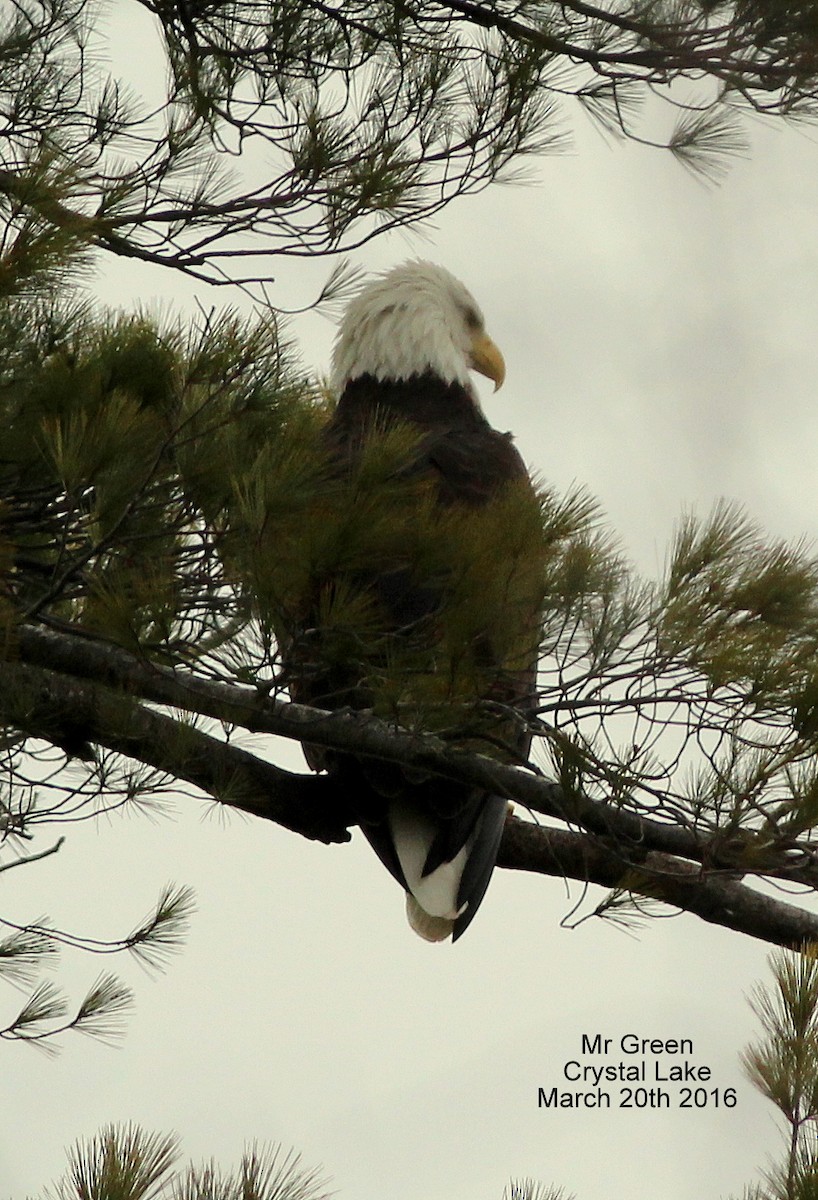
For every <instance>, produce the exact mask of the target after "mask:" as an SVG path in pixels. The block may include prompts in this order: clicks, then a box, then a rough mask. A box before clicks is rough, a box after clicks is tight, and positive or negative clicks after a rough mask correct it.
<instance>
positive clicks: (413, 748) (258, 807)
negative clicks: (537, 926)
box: [0, 627, 818, 946]
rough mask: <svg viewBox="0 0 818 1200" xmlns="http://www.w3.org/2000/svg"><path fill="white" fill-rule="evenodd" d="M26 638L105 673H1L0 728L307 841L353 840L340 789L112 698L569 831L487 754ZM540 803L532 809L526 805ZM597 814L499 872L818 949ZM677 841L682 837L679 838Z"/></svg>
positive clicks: (739, 891) (531, 847)
mask: <svg viewBox="0 0 818 1200" xmlns="http://www.w3.org/2000/svg"><path fill="white" fill-rule="evenodd" d="M20 635H21V636H20V639H19V649H20V650H21V652H25V653H26V655H27V656H30V657H32V658H36V657H39V658H41V659H44V658H51V659H52V660H54V661H57V660H59V661H61V662H62V664H63V670H65V669H67V665H68V664H69V663H71V664H72V665H73V666H74V667H76V668H77V669H78V670H79V669H80V668H84V670H85V673H86V674H90V673H91V672H92V671H93V672H96V674H97V675H98V676H99V678H98V679H97V680H96V681H94V682H92V681H88V680H80V679H78V678H76V677H75V676H66V675H64V674H60V673H58V672H57V671H54V670H49V669H46V668H44V667H42V666H35V665H31V664H26V663H23V662H7V663H5V664H2V665H0V716H2V717H3V718H4V719H6V720H8V721H10V722H11V723H13V724H14V725H15V726H16V727H19V728H22V729H23V730H24V732H26V733H29V734H30V735H31V736H39V737H52V738H54V737H56V738H65V739H67V740H69V741H71V740H76V739H77V738H83V739H90V740H91V741H94V742H97V743H98V744H100V745H102V746H105V747H107V748H108V749H110V750H114V751H116V752H118V753H120V754H123V755H126V756H128V757H130V758H133V759H135V760H137V761H139V762H142V763H145V764H147V765H148V766H151V767H154V768H156V769H158V770H161V771H165V772H168V773H169V774H171V775H172V776H174V777H176V778H179V779H184V780H186V781H187V782H189V783H191V784H193V785H194V786H196V787H198V788H200V789H201V790H202V791H204V792H205V793H207V794H209V795H211V796H214V797H215V798H216V799H218V800H219V801H220V802H222V803H224V804H228V805H230V806H231V807H235V808H239V809H241V810H242V811H244V812H247V813H251V814H252V815H254V816H257V817H261V818H263V819H265V820H271V821H274V822H276V823H277V824H280V825H282V826H284V827H285V828H287V829H290V830H292V831H293V832H296V833H299V834H301V835H302V836H304V837H308V838H313V839H317V840H321V841H324V842H342V841H346V840H348V839H349V832H348V828H347V827H348V826H349V825H351V824H353V823H354V821H355V817H354V815H353V814H352V813H351V812H350V811H349V810H348V809H347V810H345V807H344V804H343V802H342V798H341V797H339V795H338V792H337V789H336V788H335V786H334V784H333V781H332V780H331V779H329V778H328V777H326V776H308V775H298V774H294V773H292V772H288V771H284V770H282V769H281V768H279V767H276V766H275V765H274V764H272V763H269V762H267V761H265V760H263V759H261V758H259V757H258V756H256V755H254V754H252V753H249V752H248V751H246V750H243V749H241V748H240V747H238V746H236V745H234V744H232V743H231V742H224V741H221V740H219V739H218V738H215V737H213V736H211V735H209V734H207V733H204V732H203V731H202V730H199V729H196V728H194V727H193V726H191V725H189V724H187V723H185V722H183V721H181V720H180V719H178V718H174V717H171V716H168V715H165V714H163V713H159V712H155V711H153V710H152V709H150V708H148V707H146V706H145V705H144V704H142V703H140V702H139V701H138V700H136V699H134V698H133V697H132V696H130V695H123V694H122V692H121V691H120V692H119V693H116V692H112V691H111V690H110V688H109V687H108V686H106V685H107V684H109V683H118V684H119V686H120V688H122V687H126V688H128V689H130V690H133V689H134V687H135V685H136V684H137V683H148V684H150V685H151V687H150V690H152V691H153V693H154V694H153V695H152V696H150V697H148V696H145V699H153V700H157V699H158V700H159V701H160V702H162V703H175V701H176V700H177V699H178V698H179V696H184V697H185V698H186V700H187V704H188V705H190V703H191V701H192V699H193V697H194V696H195V697H197V698H199V699H202V698H204V699H207V700H208V703H209V705H210V707H211V708H212V709H213V712H212V713H210V714H209V715H212V716H216V717H218V718H219V719H223V720H228V721H230V722H236V720H237V718H238V717H240V716H241V717H244V718H246V720H243V721H241V724H243V725H244V727H245V728H247V729H250V728H251V726H252V727H254V728H255V731H256V732H268V733H278V734H281V733H283V734H284V736H289V737H296V738H299V739H305V740H308V741H313V742H320V743H321V744H322V745H327V746H332V747H334V748H340V749H347V750H350V751H352V750H357V752H358V753H361V752H362V750H365V751H367V752H369V753H371V754H373V755H375V756H377V757H386V758H388V759H389V760H390V761H395V762H405V763H411V764H412V765H413V766H418V767H421V768H424V769H427V770H432V769H435V770H437V771H438V772H439V773H440V774H444V775H447V776H450V777H452V778H458V779H461V780H462V779H466V780H467V781H468V782H474V783H475V784H476V785H477V786H485V787H488V786H490V787H492V788H494V789H495V790H497V789H498V788H499V787H503V788H504V790H505V791H506V792H512V791H513V792H515V793H516V792H520V793H521V796H520V797H516V798H522V802H523V803H526V806H527V807H530V808H536V807H537V806H538V805H539V806H540V807H549V808H550V809H551V810H552V812H551V815H555V816H558V817H559V818H560V819H563V820H564V819H566V818H565V816H564V811H563V808H562V804H563V799H562V796H561V791H560V789H559V787H558V785H556V784H554V783H549V782H548V781H547V780H543V779H541V778H538V777H536V776H534V775H530V774H527V773H526V772H524V771H521V770H519V769H518V768H514V767H507V766H504V765H503V764H500V763H495V762H493V761H492V760H490V759H483V758H482V757H481V756H479V755H468V754H462V753H458V752H454V751H450V750H448V749H446V748H445V747H442V748H441V746H440V743H438V742H436V740H435V739H432V738H418V737H412V736H410V735H408V734H401V733H395V732H393V731H392V730H390V729H388V728H387V727H386V726H384V725H383V724H382V723H380V722H373V721H372V720H371V719H368V718H366V717H364V716H361V714H355V713H334V714H325V713H323V712H321V711H320V710H316V709H309V708H306V707H304V706H301V705H289V704H285V703H282V702H280V701H271V700H269V699H268V698H267V697H265V696H263V695H262V694H259V693H254V692H250V691H249V689H246V688H240V687H238V686H229V685H226V684H217V683H213V682H211V681H207V680H201V679H195V678H194V677H192V676H188V675H183V676H181V677H180V676H179V675H178V673H173V672H169V671H166V670H162V669H160V668H156V667H153V666H150V665H149V664H147V663H143V662H140V660H138V659H136V658H135V657H134V656H132V655H129V654H127V653H126V652H125V651H122V650H119V649H117V648H116V647H112V646H109V645H102V644H100V643H96V642H94V641H92V640H90V639H85V638H81V637H76V636H71V635H67V634H62V633H55V632H53V631H44V630H40V629H33V628H30V627H25V628H23V629H21V630H20ZM171 697H173V699H172V698H171ZM21 698H22V700H21ZM217 709H218V710H219V711H216V710H217ZM202 711H203V708H202ZM505 785H508V787H506V786H505ZM529 792H530V794H531V798H532V799H533V800H534V801H535V803H534V804H527V802H526V800H525V799H524V797H525V796H526V795H527V794H528V793H529ZM588 804H589V805H590V806H591V807H590V808H589V810H588V814H586V815H587V821H586V827H588V825H590V824H594V823H596V822H598V821H601V820H602V819H603V817H604V818H605V825H604V827H603V828H602V833H604V834H606V835H607V837H606V838H605V839H604V840H603V839H601V838H600V837H598V836H590V837H589V836H588V835H587V834H580V833H576V832H573V831H570V830H561V829H554V828H543V827H542V826H540V825H536V824H534V823H533V822H531V821H525V820H521V819H520V818H518V817H510V818H509V819H508V821H507V823H506V829H505V833H504V836H503V841H502V844H501V847H500V855H499V858H498V865H500V866H502V867H505V868H508V869H512V870H522V871H531V872H535V873H537V874H541V875H553V876H557V877H568V878H572V879H577V880H579V881H581V882H583V883H593V884H597V885H599V886H601V887H607V888H611V887H613V888H622V889H624V890H626V891H630V892H633V893H636V894H638V895H643V896H646V897H648V898H653V899H659V900H661V901H663V902H665V903H667V904H671V905H676V906H678V907H679V908H681V909H684V910H686V911H688V912H692V913H695V914H696V915H697V916H699V917H701V918H702V919H703V920H706V921H709V922H711V923H713V924H717V925H721V926H724V927H725V928H728V929H733V930H736V931H737V932H741V933H745V934H747V935H748V936H750V937H756V938H759V939H761V940H763V941H767V942H772V943H775V944H777V945H782V946H797V945H801V944H803V943H804V942H805V941H809V940H815V941H818V916H815V915H813V914H811V913H808V912H804V911H802V910H800V909H798V908H796V907H795V906H793V905H790V904H786V903H783V902H782V901H779V900H775V899H773V898H771V897H768V896H764V895H762V894H761V893H760V892H757V891H755V890H753V889H751V888H749V887H747V886H746V885H744V884H742V883H740V882H738V881H737V880H736V879H735V878H725V877H724V874H723V873H718V874H717V873H716V872H715V871H713V870H706V869H705V868H703V867H701V866H700V865H697V864H693V863H690V862H687V861H683V860H682V859H680V858H679V857H676V856H673V855H671V854H667V853H663V852H661V851H658V850H656V849H652V848H651V847H650V845H649V842H650V840H651V838H652V837H653V836H654V835H656V836H658V834H659V832H660V831H662V830H663V829H664V827H663V826H660V825H659V824H658V823H657V822H645V821H642V820H641V819H640V818H637V817H634V820H635V821H637V822H639V824H640V826H641V827H643V829H644V828H646V829H647V835H648V836H646V837H645V838H644V839H643V840H642V842H641V844H639V845H637V843H635V842H634V841H633V840H632V839H627V840H626V844H625V845H622V844H621V843H620V842H619V840H618V830H617V829H616V826H617V822H618V820H619V819H620V818H621V817H623V816H627V817H631V816H633V814H624V813H621V812H616V811H610V812H607V811H606V810H605V806H604V805H600V804H598V803H596V802H593V801H588ZM667 832H668V833H670V834H672V833H673V832H674V830H673V828H672V827H668V831H667ZM675 832H679V833H684V832H685V831H678V830H677V831H675Z"/></svg>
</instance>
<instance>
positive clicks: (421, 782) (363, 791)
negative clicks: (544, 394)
mask: <svg viewBox="0 0 818 1200" xmlns="http://www.w3.org/2000/svg"><path fill="white" fill-rule="evenodd" d="M472 371H477V372H480V373H481V374H483V375H485V376H487V377H488V378H489V379H491V380H492V381H493V382H494V384H495V390H496V389H497V388H499V387H500V385H501V384H502V382H503V379H504V376H505V365H504V362H503V357H502V355H501V353H500V351H499V350H498V348H497V347H496V346H495V344H494V343H493V342H492V340H491V339H490V338H489V336H488V334H487V333H486V329H485V324H484V320H483V315H482V313H481V311H480V309H479V307H478V305H477V304H476V302H475V300H474V299H473V297H472V296H471V295H470V294H469V292H468V291H467V289H466V288H465V287H464V286H463V284H462V283H460V282H459V281H458V280H457V279H455V278H454V277H453V276H452V275H451V274H449V272H448V271H446V270H444V269H443V268H442V267H439V266H436V265H434V264H432V263H428V262H409V263H406V264H404V265H402V266H399V267H396V268H395V269H393V270H391V271H389V272H388V273H386V274H384V275H382V276H380V277H378V278H376V279H375V281H374V282H372V283H370V284H369V285H368V286H366V287H365V288H364V289H363V290H362V291H361V292H360V293H359V294H358V296H357V297H356V298H355V299H354V300H353V301H352V302H351V303H350V304H349V306H348V308H347V311H346V314H345V316H344V318H343V321H342V323H341V326H340V330H339V334H338V337H337V341H336V345H335V350H334V355H333V384H334V389H335V392H336V394H337V404H336V407H335V409H334V412H333V414H332V416H331V418H330V420H329V423H328V426H327V428H326V429H325V431H324V439H325V449H326V452H327V455H328V459H329V463H330V470H331V473H332V474H333V475H334V477H335V478H336V479H340V480H342V481H347V482H348V483H349V481H351V480H353V481H354V483H353V484H351V485H350V488H351V492H352V493H353V495H352V498H351V499H350V497H349V496H347V500H346V502H347V503H348V504H349V505H351V510H350V511H351V512H352V513H353V518H349V527H350V528H352V526H353V524H355V523H356V521H357V526H361V525H364V526H365V525H366V524H367V522H369V524H370V525H371V526H372V527H373V528H372V540H371V545H370V549H369V550H368V551H367V553H368V556H369V557H368V561H366V562H361V561H360V556H359V558H358V559H356V558H355V554H354V553H353V551H352V550H350V551H349V554H348V555H347V556H346V557H345V556H344V554H343V553H339V554H337V555H336V559H335V560H334V562H333V565H332V567H327V566H326V564H325V566H324V570H323V575H322V572H321V571H320V570H319V571H318V572H317V578H315V579H314V580H313V590H312V592H311V599H310V601H309V603H308V604H307V605H306V606H305V607H306V610H307V611H305V612H303V613H302V614H301V618H302V619H301V629H302V631H304V633H303V636H302V637H301V639H300V644H299V645H298V646H296V641H297V640H298V639H292V641H291V647H290V652H289V658H290V672H291V679H292V683H291V692H292V694H293V696H294V698H296V699H298V700H303V701H306V702H309V703H311V704H314V705H317V706H319V707H324V708H339V707H344V706H351V707H356V708H373V707H374V708H375V711H376V712H377V711H381V712H383V711H384V709H385V708H386V711H387V712H389V711H390V710H389V708H388V704H389V703H391V704H393V706H394V709H393V711H394V713H396V714H397V719H398V721H399V723H400V724H402V725H404V726H407V725H408V726H409V727H417V722H415V721H414V717H415V716H416V714H417V713H418V712H423V713H426V715H427V718H428V713H429V711H432V710H433V711H438V710H439V711H440V712H444V713H446V714H448V715H447V716H446V717H445V718H444V717H440V715H439V713H438V718H437V720H436V721H435V720H432V721H431V724H429V721H428V719H427V723H426V726H425V727H426V728H429V727H431V728H433V729H435V730H440V731H444V730H445V733H444V735H445V736H451V737H452V738H453V740H454V742H455V744H457V745H460V746H465V747H466V748H469V749H477V750H482V751H484V752H488V753H499V754H501V755H502V756H503V757H505V758H506V760H512V761H520V760H521V759H524V758H525V755H526V754H527V750H528V743H529V738H528V735H527V733H526V727H525V725H526V723H525V719H524V718H525V711H526V708H527V707H530V706H531V704H532V696H533V691H534V683H535V675H536V666H535V664H536V654H537V643H538V635H539V627H540V605H541V587H542V583H541V578H542V571H541V567H540V565H539V564H538V561H537V554H538V550H539V546H538V543H537V538H538V536H539V537H541V528H542V525H541V520H540V510H539V507H538V501H537V496H536V493H535V491H534V489H533V487H532V484H531V482H530V480H529V476H528V473H527V471H526V468H525V465H524V463H523V460H522V459H521V457H520V455H519V453H518V452H517V450H516V449H515V447H514V445H513V443H512V440H511V437H510V435H509V434H504V433H499V432H498V431H496V430H494V429H493V428H492V427H491V426H490V425H489V423H488V421H487V420H486V417H485V416H484V414H483V411H482V409H481V407H480V403H479V400H478V397H477V393H476V391H475V390H474V387H473V384H472V381H471V374H470V373H471V372H472ZM400 431H402V434H401V432H400ZM390 433H391V434H395V435H396V436H397V443H396V444H397V448H398V449H397V459H396V460H395V459H394V454H395V449H394V446H393V460H390V462H391V466H390V467H389V468H388V470H387V478H386V480H385V481H383V483H384V487H386V486H387V485H389V486H391V485H392V484H394V485H395V488H396V489H397V490H396V491H395V495H398V496H399V497H402V499H400V501H399V502H398V501H392V502H391V503H393V507H392V508H390V509H389V512H388V515H387V519H386V520H385V521H382V522H381V524H383V526H384V528H383V529H381V528H380V527H379V524H378V522H379V519H380V518H381V516H382V512H381V511H378V510H377V509H376V508H373V507H372V506H370V507H369V508H367V503H368V501H367V499H366V495H365V493H366V489H365V486H364V483H362V482H361V480H362V479H363V478H364V477H366V478H368V476H367V475H366V469H365V466H364V464H365V463H366V462H368V461H369V460H368V459H367V454H368V453H369V451H370V449H371V446H372V443H373V439H374V440H375V441H376V442H377V439H378V438H381V439H384V438H386V439H387V440H388V438H389V435H390ZM401 436H403V437H404V440H403V441H401ZM374 461H375V462H376V463H377V462H378V461H379V460H378V459H377V457H376V458H375V460H374ZM401 488H403V491H401V490H400V489H401ZM375 495H379V493H377V492H376V493H375ZM390 495H391V493H390ZM382 503H385V501H383V502H382ZM400 504H402V505H403V507H402V508H401V507H400ZM356 505H357V506H358V510H357V514H356ZM407 506H408V507H407ZM520 514H523V515H522V517H521V515H520ZM327 519H328V520H330V519H331V514H329V513H328V516H327ZM357 526H356V527H357ZM521 529H522V530H523V532H522V533H521V532H520V531H521ZM350 536H352V535H351V534H350ZM441 546H442V547H443V550H441V548H440V547H441ZM441 556H443V557H444V559H445V561H441ZM339 597H340V598H343V599H344V600H345V602H347V603H352V604H353V608H354V605H355V604H357V606H358V607H357V608H354V611H355V612H357V613H360V614H361V619H362V622H363V627H364V629H365V631H366V632H365V633H360V634H356V633H350V631H349V630H348V629H347V630H346V640H344V638H342V637H339V634H338V628H339V625H340V624H343V622H339V620H338V619H337V616H335V615H330V616H328V615H327V614H328V613H330V614H337V610H338V606H339V604H340V603H341V599H339ZM350 598H351V599H350ZM331 635H332V636H331ZM396 663H397V664H399V667H398V666H396ZM399 668H400V669H401V670H402V671H403V674H402V675H401V676H400V682H399V683H397V684H396V683H395V682H394V679H395V672H396V671H397V670H398V669H399ZM383 679H387V680H388V681H391V682H388V683H387V684H383V682H382V681H383ZM390 688H391V691H390ZM384 689H385V690H386V693H387V701H386V702H385V701H384V698H383V693H384ZM379 705H380V708H379ZM435 705H437V708H435ZM455 710H456V712H457V713H458V714H459V715H458V717H456V718H453V717H451V712H452V711H455ZM447 721H448V722H449V725H448V727H447V724H446V723H447ZM421 727H422V722H421ZM453 729H454V732H453ZM305 752H306V755H307V759H308V762H309V763H310V765H311V766H313V767H314V768H315V769H318V770H326V771H327V772H329V774H330V775H331V776H333V777H334V779H335V781H336V783H337V785H338V787H339V788H340V789H341V790H342V792H343V794H344V796H345V797H346V798H347V799H348V801H349V803H350V804H351V805H352V806H353V807H354V811H356V813H358V814H359V817H360V824H361V828H362V829H363V832H364V833H365V835H366V837H367V838H368V840H369V842H370V843H371V845H372V847H373V848H374V850H375V851H376V853H377V854H378V856H379V857H380V859H381V861H382V862H383V863H384V865H385V866H386V867H387V869H388V870H389V871H390V872H391V873H392V875H393V876H394V877H395V879H396V880H397V881H398V882H399V883H400V884H401V886H402V887H403V888H404V889H405V891H406V903H407V916H408V918H409V923H410V925H411V926H412V928H413V929H414V930H415V931H416V932H417V933H419V934H420V935H421V937H424V938H426V939H427V940H429V941H441V940H443V939H444V938H446V937H448V936H450V935H451V936H452V938H453V940H456V939H457V938H459V937H460V936H461V934H462V933H463V932H464V930H465V929H466V928H467V927H468V925H469V924H470V923H471V921H472V919H473V918H474V915H475V913H476V912H477V909H478V906H479V904H480V902H481V900H482V898H483V895H484V893H485V891H486V888H487V886H488V883H489V879H490V877H491V873H492V871H493V869H494V864H495V860H496V857H497V851H498V847H499V844H500V838H501V835H502V831H503V826H504V822H505V818H506V812H507V803H506V801H505V800H504V799H503V798H502V797H500V796H494V795H490V794H488V793H487V792H485V791H483V790H480V789H476V788H473V787H469V786H466V785H462V784H457V783H453V782H451V781H449V780H445V779H441V778H439V777H436V776H431V775H419V774H418V773H417V772H413V771H411V770H409V769H404V768H401V767H399V766H396V765H394V764H388V763H383V762H377V761H375V760H373V759H368V760H367V759H363V758H360V759H359V758H356V757H354V756H352V755H350V754H342V753H336V752H329V751H326V750H319V749H318V748H316V747H310V746H305Z"/></svg>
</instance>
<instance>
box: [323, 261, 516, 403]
mask: <svg viewBox="0 0 818 1200" xmlns="http://www.w3.org/2000/svg"><path fill="white" fill-rule="evenodd" d="M469 371H479V372H480V374H481V375H486V376H487V377H488V378H489V379H491V380H493V381H494V385H495V390H496V389H497V388H499V387H500V386H501V384H502V382H503V379H504V378H505V364H504V362H503V356H502V354H501V353H500V351H499V350H498V349H497V347H496V346H495V344H494V342H493V341H492V340H491V338H490V337H489V336H488V334H487V333H486V329H485V322H484V320H483V314H482V312H481V311H480V308H479V307H478V305H477V302H476V301H475V299H474V297H473V296H472V295H471V293H470V292H469V291H468V289H467V288H466V287H464V285H463V284H462V283H461V282H460V280H459V279H455V277H454V275H452V274H450V272H449V271H446V270H445V269H444V268H443V267H439V266H437V265H436V264H435V263H430V262H422V261H414V262H407V263H403V264H402V265H401V266H399V267H394V268H393V269H392V270H391V271H387V272H386V273H385V274H383V275H380V276H378V277H377V278H376V279H375V280H373V281H372V282H371V283H369V284H367V285H366V286H365V287H364V288H363V289H362V290H361V292H360V293H359V294H358V296H356V298H355V299H354V300H353V301H352V302H351V303H350V304H349V305H348V307H347V310H346V314H345V316H344V320H343V322H342V324H341V328H340V330H339V333H338V338H337V340H336V343H335V350H334V353H333V357H332V382H333V385H334V387H335V389H336V392H337V393H338V394H339V395H340V393H341V392H342V391H343V389H344V386H345V385H346V384H347V383H349V382H350V381H351V380H353V379H358V378H359V377H360V376H362V375H371V376H373V377H374V378H375V379H379V380H388V379H394V380H399V379H410V378H411V377H412V376H413V375H423V374H425V373H426V372H432V373H433V374H434V375H437V376H438V378H440V379H442V380H443V381H444V382H445V383H459V384H461V385H462V386H463V387H464V388H466V389H467V390H468V391H469V392H471V383H470V379H469Z"/></svg>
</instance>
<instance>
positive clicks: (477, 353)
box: [469, 333, 506, 392]
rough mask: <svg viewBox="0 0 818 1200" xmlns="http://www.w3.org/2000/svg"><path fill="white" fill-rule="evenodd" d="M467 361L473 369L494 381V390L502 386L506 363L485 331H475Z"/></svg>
mask: <svg viewBox="0 0 818 1200" xmlns="http://www.w3.org/2000/svg"><path fill="white" fill-rule="evenodd" d="M469 363H470V365H471V366H472V367H473V369H474V370H475V371H479V372H480V374H481V375H485V376H486V378H487V379H491V380H493V381H494V390H495V392H496V391H497V389H498V388H501V387H502V386H503V380H504V379H505V377H506V364H505V361H504V359H503V356H502V354H501V353H500V351H499V350H498V349H497V347H496V346H495V344H494V342H493V341H492V340H491V338H490V337H489V335H488V334H487V333H477V334H475V336H474V339H473V340H472V344H471V354H470V355H469Z"/></svg>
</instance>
